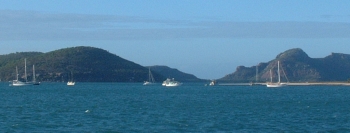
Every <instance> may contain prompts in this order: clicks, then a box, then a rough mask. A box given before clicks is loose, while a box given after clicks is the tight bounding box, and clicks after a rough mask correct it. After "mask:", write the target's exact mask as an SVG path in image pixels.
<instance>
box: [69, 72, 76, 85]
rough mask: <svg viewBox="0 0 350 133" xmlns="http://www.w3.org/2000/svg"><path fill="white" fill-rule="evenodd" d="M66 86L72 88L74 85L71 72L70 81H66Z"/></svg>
mask: <svg viewBox="0 0 350 133" xmlns="http://www.w3.org/2000/svg"><path fill="white" fill-rule="evenodd" d="M67 85H68V86H73V85H75V82H74V81H73V72H71V81H68V82H67Z"/></svg>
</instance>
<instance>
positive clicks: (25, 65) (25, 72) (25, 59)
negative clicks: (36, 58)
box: [24, 58, 28, 82]
mask: <svg viewBox="0 0 350 133" xmlns="http://www.w3.org/2000/svg"><path fill="white" fill-rule="evenodd" d="M24 77H25V78H26V82H28V80H27V58H24Z"/></svg>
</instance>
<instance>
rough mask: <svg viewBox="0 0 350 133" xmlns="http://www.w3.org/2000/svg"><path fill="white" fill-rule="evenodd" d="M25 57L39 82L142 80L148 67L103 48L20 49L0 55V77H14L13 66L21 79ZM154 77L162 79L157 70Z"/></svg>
mask: <svg viewBox="0 0 350 133" xmlns="http://www.w3.org/2000/svg"><path fill="white" fill-rule="evenodd" d="M24 58H27V73H28V78H29V79H31V78H32V76H33V75H32V74H31V71H32V70H31V68H32V65H35V68H36V74H37V79H38V80H39V81H52V82H58V81H68V80H74V81H79V82H142V81H144V80H146V79H147V77H148V69H147V68H145V67H143V66H141V65H138V64H136V63H133V62H130V61H128V60H125V59H123V58H121V57H119V56H116V55H114V54H111V53H109V52H108V51H106V50H103V49H99V48H93V47H74V48H65V49H60V50H56V51H52V52H48V53H35V52H34V53H33V52H28V53H25V52H23V53H14V54H9V55H3V56H0V74H1V75H0V76H1V78H2V79H3V80H13V79H14V78H15V68H16V66H18V68H19V72H20V73H19V75H20V76H21V77H22V78H23V75H24ZM154 77H155V79H158V80H163V79H164V77H162V76H161V75H159V74H157V73H155V74H154Z"/></svg>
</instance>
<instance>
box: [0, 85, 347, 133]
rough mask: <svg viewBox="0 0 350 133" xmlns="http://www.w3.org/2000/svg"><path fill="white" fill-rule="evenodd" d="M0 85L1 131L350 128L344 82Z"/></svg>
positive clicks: (275, 130) (274, 130)
mask: <svg viewBox="0 0 350 133" xmlns="http://www.w3.org/2000/svg"><path fill="white" fill-rule="evenodd" d="M0 88H1V89H0V94H1V96H0V104H1V108H0V132H160V133H164V132H350V95H349V94H350V86H349V87H347V86H302V87H300V86H299V87H292V86H288V87H285V88H278V89H270V88H266V87H265V86H214V87H209V86H204V84H190V83H185V84H184V85H183V86H180V87H175V88H166V87H162V86H160V84H159V85H157V86H142V83H138V84H131V83H130V84H122V83H77V84H76V86H66V85H65V84H64V83H43V84H42V85H40V86H27V87H10V86H8V83H1V84H0Z"/></svg>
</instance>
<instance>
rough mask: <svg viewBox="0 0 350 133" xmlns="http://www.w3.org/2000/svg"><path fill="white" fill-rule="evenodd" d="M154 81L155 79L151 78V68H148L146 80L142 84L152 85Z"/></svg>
mask: <svg viewBox="0 0 350 133" xmlns="http://www.w3.org/2000/svg"><path fill="white" fill-rule="evenodd" d="M154 83H155V80H154V78H153V75H152V72H151V68H148V81H145V82H144V83H143V85H152V84H154Z"/></svg>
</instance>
